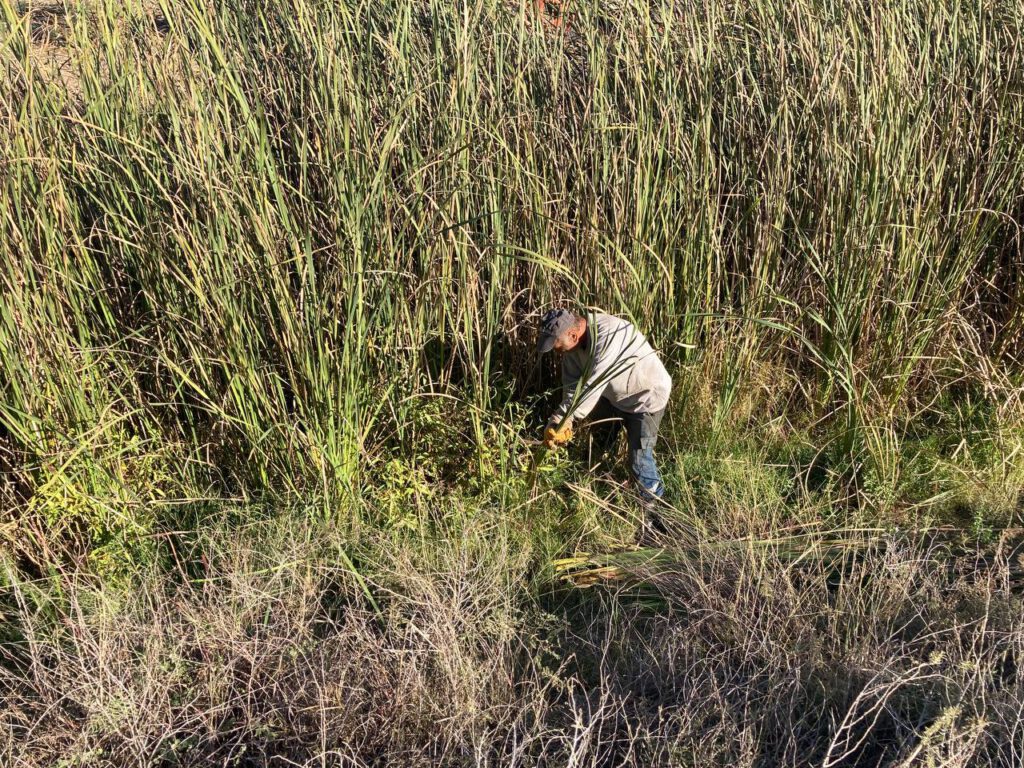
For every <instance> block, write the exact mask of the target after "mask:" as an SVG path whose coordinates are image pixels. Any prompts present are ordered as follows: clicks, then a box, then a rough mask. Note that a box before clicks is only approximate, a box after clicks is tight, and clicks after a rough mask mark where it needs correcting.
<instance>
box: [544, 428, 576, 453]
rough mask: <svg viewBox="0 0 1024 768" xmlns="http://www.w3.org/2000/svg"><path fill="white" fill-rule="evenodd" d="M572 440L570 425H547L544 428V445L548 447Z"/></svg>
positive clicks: (555, 446) (554, 446)
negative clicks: (558, 426)
mask: <svg viewBox="0 0 1024 768" xmlns="http://www.w3.org/2000/svg"><path fill="white" fill-rule="evenodd" d="M570 440H572V427H570V426H569V425H568V424H565V425H564V426H563V427H562V428H561V429H556V428H555V427H548V428H547V429H545V430H544V445H545V446H546V447H548V448H557V447H558V446H560V445H565V444H566V443H568V442H569V441H570Z"/></svg>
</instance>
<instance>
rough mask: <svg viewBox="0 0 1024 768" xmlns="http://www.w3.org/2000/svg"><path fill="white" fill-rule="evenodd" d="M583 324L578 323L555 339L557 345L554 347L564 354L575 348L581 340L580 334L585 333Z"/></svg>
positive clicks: (556, 350)
mask: <svg viewBox="0 0 1024 768" xmlns="http://www.w3.org/2000/svg"><path fill="white" fill-rule="evenodd" d="M581 326H582V323H577V324H576V325H574V326H573V327H572V328H570V329H569V330H568V331H566V332H565V333H563V334H562V335H561V336H559V337H558V338H557V339H555V346H553V347H552V349H553V350H555V352H558V353H559V354H564V353H566V352H568V351H569V350H571V349H574V348H575V347H576V345H577V344H579V342H580V336H582V335H583V329H582V327H581Z"/></svg>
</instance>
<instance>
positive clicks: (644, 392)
mask: <svg viewBox="0 0 1024 768" xmlns="http://www.w3.org/2000/svg"><path fill="white" fill-rule="evenodd" d="M671 390H672V377H671V376H669V375H668V371H666V370H665V366H664V365H662V363H661V360H659V359H658V355H657V353H656V352H655V351H654V350H653V349H652V348H651V345H650V344H648V343H647V339H645V338H644V336H643V334H642V333H640V332H639V331H638V330H637V329H636V327H635V326H634V325H633V324H632V323H630V322H629V321H628V320H623V319H622V318H619V317H613V316H612V315H605V314H603V313H600V312H598V313H591V314H588V315H587V336H586V337H585V338H584V343H581V344H580V345H579V346H577V347H576V349H574V350H572V351H571V352H566V353H565V354H564V355H563V356H562V402H561V404H559V406H558V407H557V408H556V409H555V412H554V413H553V414H552V415H551V419H550V420H549V422H548V423H549V424H551V425H557V424H559V423H560V422H561V421H562V417H563V416H566V415H567V416H568V418H567V419H566V422H565V423H566V424H572V422H573V420H574V419H582V418H584V417H585V416H586V415H587V414H588V413H590V412H591V411H592V410H593V409H594V406H595V405H597V401H598V400H600V399H601V397H602V396H604V397H605V398H606V399H607V400H608V401H609V402H610V403H611V404H612V405H614V406H615V407H616V408H618V409H619V410H622V411H625V412H626V413H655V412H657V411H660V410H661V409H662V408H664V407H665V406H666V405H667V404H668V396H669V392H671Z"/></svg>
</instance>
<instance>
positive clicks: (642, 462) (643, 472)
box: [588, 397, 665, 499]
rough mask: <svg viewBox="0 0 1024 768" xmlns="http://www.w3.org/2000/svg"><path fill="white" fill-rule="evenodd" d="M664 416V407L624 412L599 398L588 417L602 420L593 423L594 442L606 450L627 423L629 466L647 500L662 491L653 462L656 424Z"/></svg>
mask: <svg viewBox="0 0 1024 768" xmlns="http://www.w3.org/2000/svg"><path fill="white" fill-rule="evenodd" d="M664 415H665V410H664V409H662V410H660V411H658V412H656V413H626V412H625V411H620V410H619V409H618V408H616V407H615V406H614V405H612V404H611V403H610V402H608V400H606V399H605V398H603V397H602V398H601V399H600V400H599V401H598V403H597V406H595V408H594V410H593V411H592V412H591V414H590V416H589V417H588V421H604V422H605V423H603V424H597V425H595V429H594V432H595V435H594V438H595V443H597V444H598V446H599V448H600V449H603V450H605V451H610V450H612V449H614V447H615V441H616V440H617V439H618V436H619V431H620V430H621V429H622V426H623V425H625V426H626V439H627V440H628V441H629V465H630V466H629V468H630V470H631V472H632V474H633V478H634V479H635V480H636V482H637V485H639V486H640V495H641V496H642V497H643V498H646V499H650V498H652V497H657V498H659V499H660V498H661V496H662V494H663V493H665V485H664V483H662V482H661V475H660V474H658V465H657V464H655V463H654V444H655V443H656V442H657V441H658V427H659V425H660V424H661V417H662V416H664ZM606 420H607V421H606Z"/></svg>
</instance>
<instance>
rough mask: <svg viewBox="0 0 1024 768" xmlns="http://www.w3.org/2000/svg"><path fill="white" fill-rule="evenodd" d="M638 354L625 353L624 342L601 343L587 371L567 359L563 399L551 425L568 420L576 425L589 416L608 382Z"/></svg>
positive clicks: (564, 367)
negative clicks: (618, 343)
mask: <svg viewBox="0 0 1024 768" xmlns="http://www.w3.org/2000/svg"><path fill="white" fill-rule="evenodd" d="M635 360H636V358H635V356H630V355H624V354H623V350H622V348H621V346H620V345H613V344H605V345H599V346H598V349H597V351H596V352H595V353H594V354H593V355H591V357H590V360H589V361H588V364H587V366H586V367H585V368H584V370H582V371H580V370H578V368H577V366H576V365H575V364H572V365H570V361H569V360H566V361H565V363H566V364H565V365H563V366H562V402H561V403H559V405H558V407H557V408H556V409H555V411H554V413H552V414H551V418H550V419H549V420H548V426H554V427H557V426H558V425H559V424H560V423H561V422H562V421H563V419H564V422H565V423H566V424H568V425H570V426H571V425H572V423H573V420H574V419H582V418H585V417H586V415H587V414H588V413H590V412H591V411H592V410H594V406H595V405H597V401H598V400H600V399H601V395H602V393H603V392H604V390H605V387H607V386H608V382H609V381H611V380H612V379H613V378H615V377H616V376H618V375H619V374H620V373H622V372H623V371H624V370H626V369H627V368H629V366H630V365H632V364H633V363H634V362H635Z"/></svg>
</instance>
